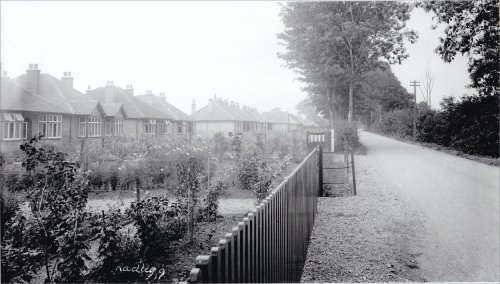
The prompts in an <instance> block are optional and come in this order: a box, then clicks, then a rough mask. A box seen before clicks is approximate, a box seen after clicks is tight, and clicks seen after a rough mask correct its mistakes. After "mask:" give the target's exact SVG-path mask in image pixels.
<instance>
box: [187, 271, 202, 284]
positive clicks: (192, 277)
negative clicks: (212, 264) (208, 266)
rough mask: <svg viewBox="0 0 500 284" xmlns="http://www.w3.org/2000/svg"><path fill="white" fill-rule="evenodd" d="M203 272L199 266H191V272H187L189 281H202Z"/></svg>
mask: <svg viewBox="0 0 500 284" xmlns="http://www.w3.org/2000/svg"><path fill="white" fill-rule="evenodd" d="M202 274H203V273H202V272H201V269H199V268H193V269H191V272H190V273H189V280H188V282H189V283H202V282H203V279H202V277H203V275H202Z"/></svg>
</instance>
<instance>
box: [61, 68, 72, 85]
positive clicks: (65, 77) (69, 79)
mask: <svg viewBox="0 0 500 284" xmlns="http://www.w3.org/2000/svg"><path fill="white" fill-rule="evenodd" d="M61 80H62V81H63V82H64V84H65V85H66V86H68V87H70V88H73V77H71V72H68V71H66V72H64V74H63V77H62V78H61Z"/></svg>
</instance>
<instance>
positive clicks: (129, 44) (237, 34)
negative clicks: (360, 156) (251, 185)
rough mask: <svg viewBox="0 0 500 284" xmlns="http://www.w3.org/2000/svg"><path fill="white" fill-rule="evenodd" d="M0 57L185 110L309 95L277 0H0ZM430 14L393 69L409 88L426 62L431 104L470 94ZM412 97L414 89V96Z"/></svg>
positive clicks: (289, 103)
mask: <svg viewBox="0 0 500 284" xmlns="http://www.w3.org/2000/svg"><path fill="white" fill-rule="evenodd" d="M0 3H1V4H0V5H1V18H0V25H1V26H0V28H1V30H0V42H1V43H0V44H1V45H0V47H1V49H0V61H1V63H2V70H3V71H7V72H8V76H9V77H11V78H13V77H16V76H18V75H20V74H22V73H25V72H26V69H27V67H28V64H30V63H38V64H39V68H40V69H41V71H42V73H49V74H51V75H53V76H56V77H61V76H62V74H63V72H65V71H70V72H72V75H73V77H74V86H75V88H76V89H78V90H80V91H82V92H85V90H86V89H87V87H88V86H91V88H97V87H101V86H104V85H105V83H106V82H107V81H113V82H114V84H115V85H117V86H120V87H125V85H127V84H132V85H133V86H134V89H135V93H136V94H144V93H146V90H152V91H153V93H154V94H158V93H165V94H166V97H167V100H168V101H169V102H170V103H172V104H173V105H175V106H177V107H178V108H180V109H181V110H183V111H184V112H186V113H188V114H189V113H190V112H191V111H190V110H191V102H192V100H193V99H194V100H195V101H196V104H197V108H198V109H199V108H201V107H203V106H205V105H206V104H207V103H208V98H210V97H213V96H214V95H217V97H221V98H225V99H228V100H234V101H236V102H239V103H240V105H243V104H245V105H249V106H253V107H256V108H257V109H258V110H259V111H269V110H271V109H273V108H276V107H279V108H281V109H283V110H287V111H291V112H296V110H295V105H296V104H297V103H298V102H299V101H301V100H303V99H304V98H306V97H307V94H306V93H305V92H303V91H302V90H301V86H302V85H301V83H299V82H297V81H296V80H295V78H296V74H295V73H294V72H293V71H292V70H289V69H287V68H286V67H284V66H283V65H284V62H283V61H282V60H280V59H279V58H278V57H277V56H276V54H277V53H278V52H279V51H282V50H283V48H284V47H283V46H281V45H279V42H278V39H277V37H276V35H277V34H278V33H279V32H281V31H282V30H283V29H284V26H283V24H282V23H281V20H280V17H279V11H280V8H279V5H278V3H276V2H263V1H260V2H249V1H247V2H230V1H221V2H208V1H206V2H194V1H191V2H171V1H165V2H162V1H153V2H143V1H141V2H139V1H125V2H118V1H110V2H101V1H99V2H98V1H65V2H63V1H56V2H38V1H37V2H18V1H7V2H6V1H1V2H0ZM431 25H432V20H431V15H429V14H426V13H425V12H423V11H422V10H420V9H417V10H414V11H413V12H412V17H411V19H410V21H409V22H408V27H409V28H413V29H415V30H417V32H418V34H419V36H420V39H419V41H418V43H417V44H414V45H408V52H409V54H410V57H409V58H408V59H407V60H406V61H405V62H404V63H403V64H402V65H397V66H393V71H394V73H395V74H396V76H397V77H398V78H399V79H400V81H401V83H402V85H403V86H404V87H406V88H407V89H408V90H409V91H411V92H413V89H412V88H411V87H410V86H409V82H410V81H411V80H415V79H416V80H421V79H423V77H424V73H425V69H426V68H429V69H430V70H431V71H432V72H433V73H434V77H435V85H434V91H433V94H432V102H433V105H434V104H435V105H437V102H438V101H439V100H441V98H442V97H443V96H449V95H454V96H457V97H458V96H460V95H461V94H463V93H466V92H468V93H470V91H468V90H467V89H466V88H465V85H467V84H468V83H469V78H468V75H467V60H466V59H465V58H462V57H460V56H459V57H458V58H457V59H456V60H455V61H454V62H453V63H451V64H447V63H444V62H443V61H442V60H441V59H440V58H439V56H438V55H437V54H435V53H434V51H433V50H434V49H435V48H436V47H437V45H438V43H439V41H438V38H439V36H440V35H442V30H443V28H442V27H441V28H438V29H437V30H431V28H430V27H431ZM418 96H419V97H418V100H419V101H420V100H421V99H422V96H421V95H420V94H419V93H418Z"/></svg>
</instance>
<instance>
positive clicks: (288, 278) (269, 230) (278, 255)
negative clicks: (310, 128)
mask: <svg viewBox="0 0 500 284" xmlns="http://www.w3.org/2000/svg"><path fill="white" fill-rule="evenodd" d="M320 157H321V150H320V149H319V148H316V149H314V150H312V151H311V152H310V154H309V155H308V156H307V157H306V158H305V159H304V161H302V163H300V165H299V166H298V167H297V168H296V169H295V170H294V171H293V172H292V173H291V174H290V175H289V176H288V177H287V178H286V179H285V180H284V181H283V182H282V183H281V184H280V185H279V186H278V187H277V188H276V189H274V190H273V191H272V192H271V193H270V194H269V196H268V197H266V199H265V200H264V201H263V202H262V203H261V204H260V205H258V206H257V207H256V208H255V209H254V210H253V211H252V212H251V213H248V214H247V216H246V217H245V218H243V220H242V222H239V223H238V226H236V227H233V228H232V230H231V232H230V233H228V234H226V235H225V238H224V239H221V240H220V241H219V245H218V246H217V247H212V249H211V251H210V255H200V256H198V257H197V258H196V268H193V269H192V270H191V272H190V276H189V280H188V281H189V282H190V283H257V282H260V283H263V282H267V283H270V282H271V283H278V282H300V278H301V274H302V268H303V266H304V262H305V259H306V255H307V247H308V244H309V237H310V236H311V233H312V229H313V225H314V218H315V215H316V208H317V207H316V201H317V198H318V196H320V194H321V192H320V188H321V187H320V182H321V180H320V178H321V177H320V173H321V172H322V171H321V170H320V165H321V164H320Z"/></svg>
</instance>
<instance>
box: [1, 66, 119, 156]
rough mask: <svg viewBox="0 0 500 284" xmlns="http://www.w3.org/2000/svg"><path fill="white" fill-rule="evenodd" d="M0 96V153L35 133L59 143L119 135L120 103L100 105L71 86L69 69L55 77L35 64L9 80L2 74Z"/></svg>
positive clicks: (14, 147)
mask: <svg viewBox="0 0 500 284" xmlns="http://www.w3.org/2000/svg"><path fill="white" fill-rule="evenodd" d="M0 97H1V105H0V116H1V123H2V128H1V131H2V132H1V133H0V138H1V139H0V141H1V143H0V146H1V149H0V150H1V151H2V152H7V151H11V149H16V148H18V147H19V145H20V144H21V143H22V142H23V141H24V140H27V139H30V138H31V137H33V136H34V135H36V134H38V133H41V134H43V135H44V139H48V140H51V141H52V142H54V143H56V144H61V145H63V144H77V143H79V141H81V139H83V138H86V139H88V140H97V139H101V138H102V137H104V136H106V135H108V136H119V135H122V132H123V131H122V129H123V128H122V122H123V119H125V118H126V117H127V113H126V111H125V109H124V108H123V106H122V105H121V104H117V103H111V104H105V105H103V104H101V103H100V102H99V101H97V100H93V99H91V98H89V97H88V96H86V95H84V94H83V93H81V92H80V91H78V90H76V89H75V88H73V77H72V76H71V73H70V72H64V75H63V77H62V78H61V79H58V78H56V77H54V76H52V75H50V74H46V73H41V72H40V69H38V65H37V64H30V65H29V68H28V70H26V74H22V75H19V76H17V77H15V78H13V79H9V78H7V77H3V78H2V89H1V96H0ZM105 121H107V122H110V123H108V124H105V123H104V122H105ZM23 127H24V128H23Z"/></svg>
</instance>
